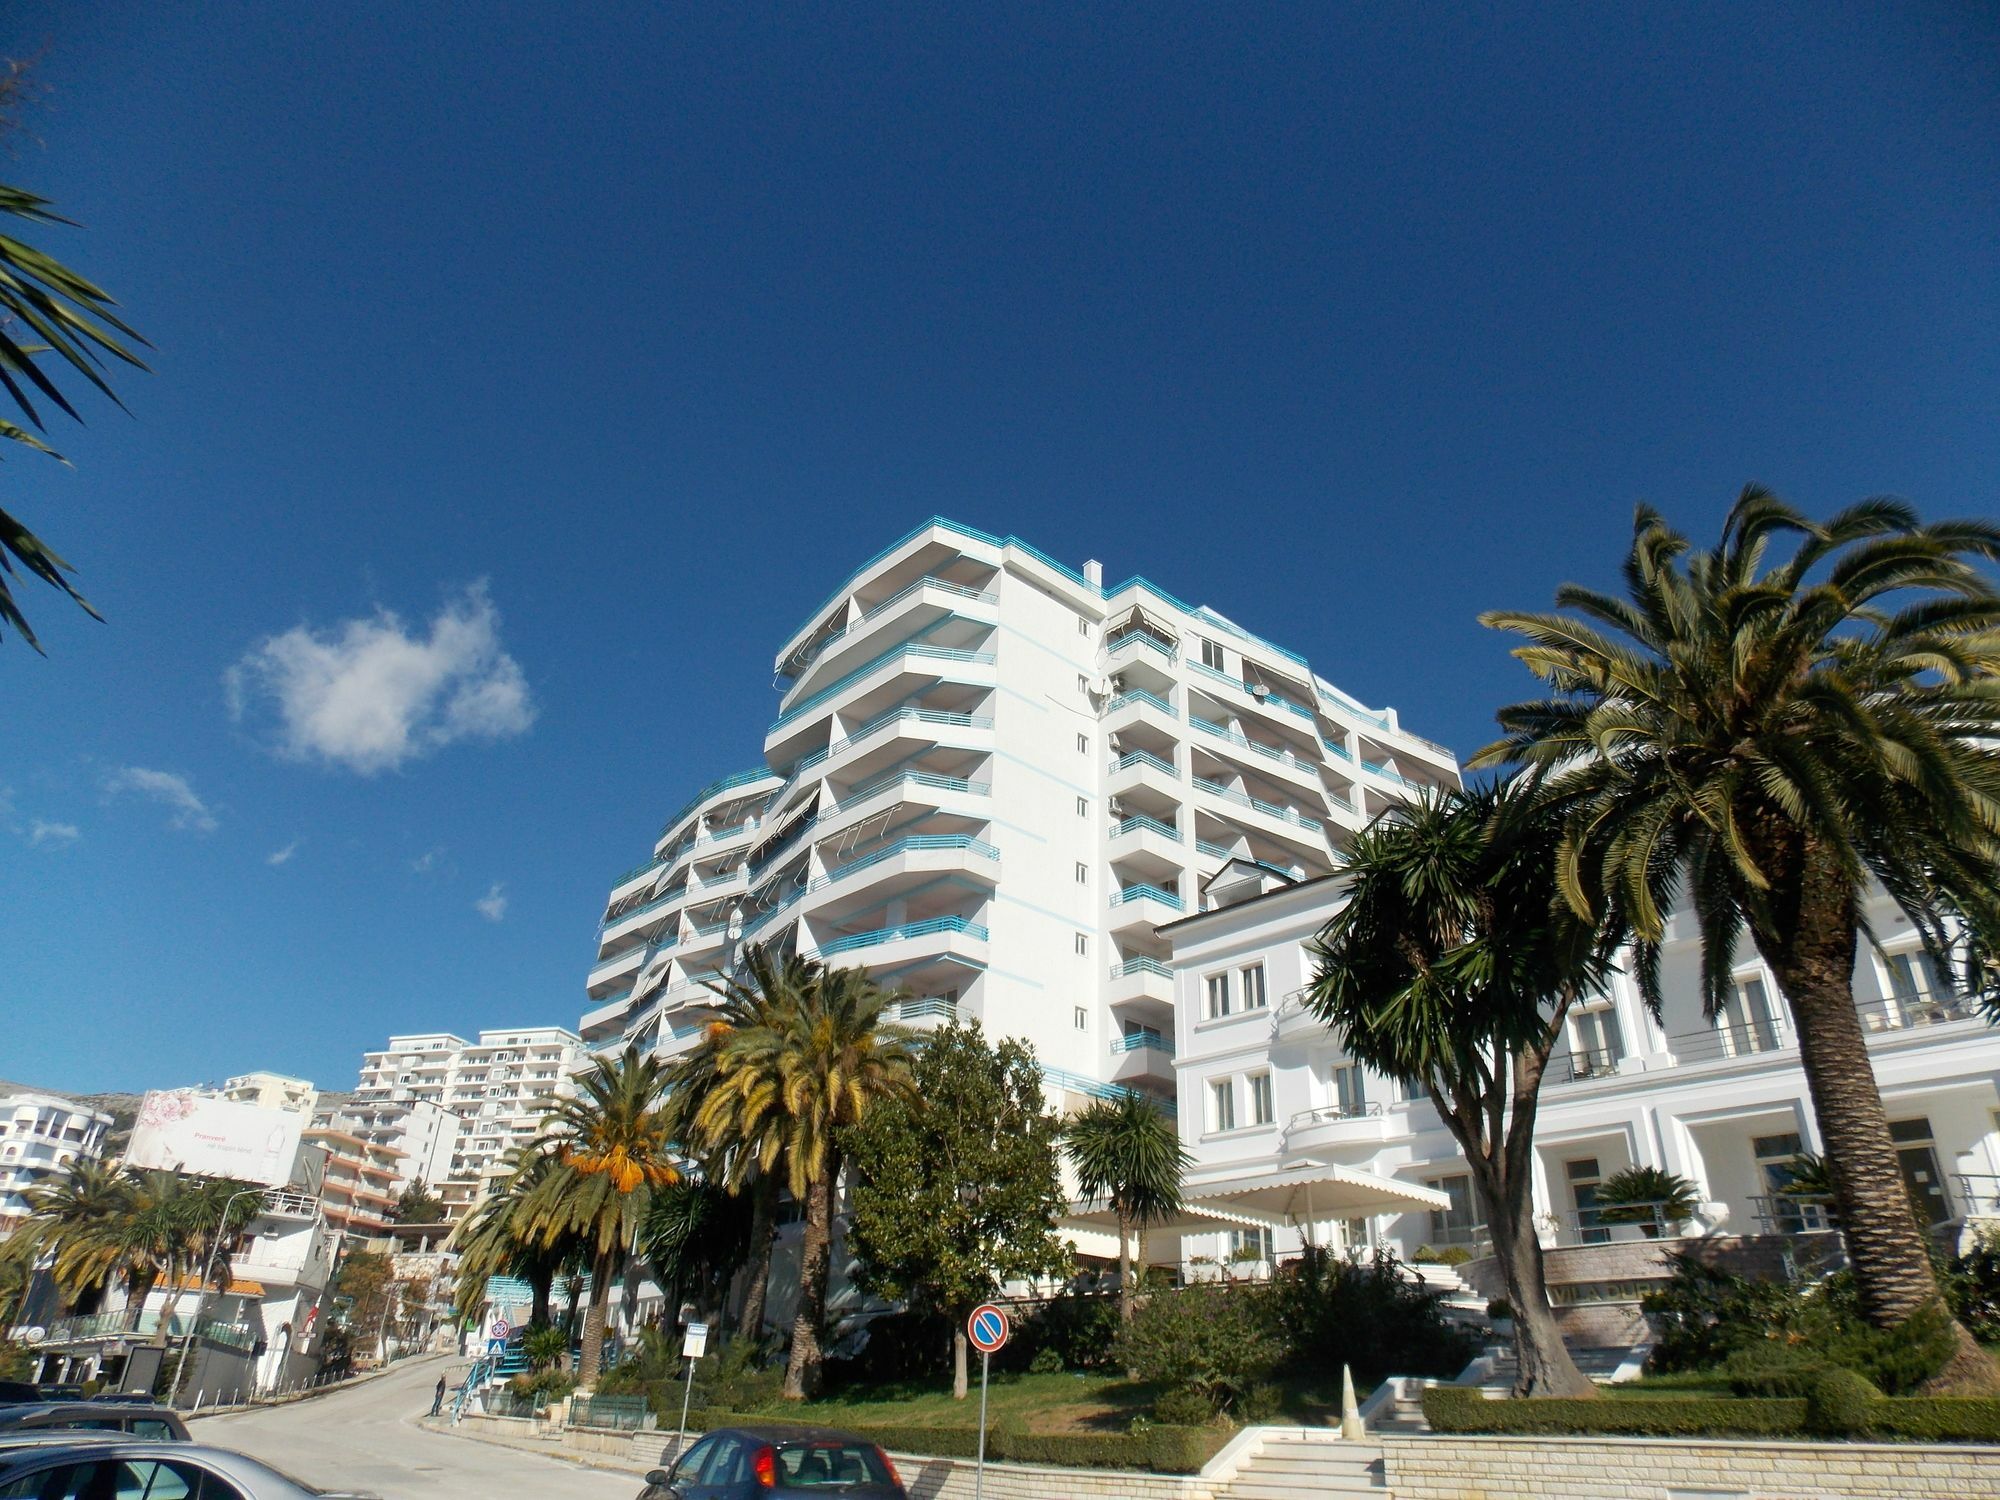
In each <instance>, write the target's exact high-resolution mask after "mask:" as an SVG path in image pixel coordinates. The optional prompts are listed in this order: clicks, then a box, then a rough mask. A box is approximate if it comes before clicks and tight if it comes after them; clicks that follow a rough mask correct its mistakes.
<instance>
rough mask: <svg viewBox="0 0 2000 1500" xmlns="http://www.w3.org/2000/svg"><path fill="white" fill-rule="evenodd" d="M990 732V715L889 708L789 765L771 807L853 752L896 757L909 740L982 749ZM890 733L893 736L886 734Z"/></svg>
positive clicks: (900, 707) (903, 706)
mask: <svg viewBox="0 0 2000 1500" xmlns="http://www.w3.org/2000/svg"><path fill="white" fill-rule="evenodd" d="M992 728H993V718H992V715H990V714H962V713H947V712H945V711H944V710H942V709H934V708H917V707H911V706H909V705H907V704H905V705H901V706H898V707H896V708H892V709H890V710H889V711H888V712H887V713H882V714H877V715H876V716H875V717H874V718H872V719H870V720H869V721H868V722H867V723H865V724H862V725H860V726H859V727H858V728H855V729H852V730H849V731H848V733H847V735H846V737H845V738H843V739H838V740H835V741H833V742H832V743H831V744H829V745H827V746H826V747H825V748H824V749H820V750H815V751H813V752H812V753H811V754H809V755H804V756H801V757H800V758H799V759H798V760H797V761H795V762H793V764H792V767H791V769H790V770H789V771H788V772H787V773H786V775H785V784H784V786H782V787H781V788H779V790H778V795H777V797H776V798H774V799H773V806H775V807H782V806H783V805H784V803H785V801H786V799H787V798H789V797H790V796H791V793H792V790H793V789H794V788H795V787H797V786H798V784H799V782H800V781H801V780H802V779H804V777H805V776H806V773H808V772H809V771H813V770H816V769H818V768H819V767H821V766H824V765H827V764H828V763H829V762H834V763H839V762H842V761H845V760H846V759H847V758H848V757H849V755H850V754H851V753H853V752H855V751H858V750H868V751H876V750H879V751H881V752H882V753H883V754H886V755H889V756H896V755H897V754H898V753H899V752H898V750H897V742H898V741H899V740H910V739H914V740H918V741H920V742H921V743H923V744H925V745H939V746H943V747H946V748H951V749H985V748H988V747H990V745H991V741H990V739H988V738H986V732H987V731H989V730H991V729H992ZM892 730H893V731H894V732H893V733H891V732H890V731H892ZM863 774H865V773H863Z"/></svg>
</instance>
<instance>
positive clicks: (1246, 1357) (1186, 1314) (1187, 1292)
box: [1116, 1282, 1285, 1411]
mask: <svg viewBox="0 0 2000 1500" xmlns="http://www.w3.org/2000/svg"><path fill="white" fill-rule="evenodd" d="M1271 1312H1272V1308H1271V1302H1270V1293H1269V1292H1268V1291H1266V1290H1265V1289H1264V1288H1261V1287H1257V1286H1230V1285H1225V1284H1219V1283H1214V1282H1202V1283H1197V1284H1196V1285H1194V1286H1190V1287H1183V1288H1182V1289H1181V1290H1179V1291H1173V1292H1155V1293H1153V1294H1152V1295H1151V1296H1149V1297H1148V1298H1147V1299H1146V1300H1145V1302H1144V1303H1142V1304H1141V1305H1140V1307H1139V1309H1138V1311H1137V1312H1135V1313H1134V1314H1133V1316H1132V1321H1131V1322H1130V1323H1129V1324H1127V1325H1126V1326H1125V1328H1124V1330H1123V1331H1122V1332H1121V1333H1120V1334H1119V1336H1118V1342H1117V1345H1116V1357H1118V1358H1119V1359H1122V1360H1123V1361H1124V1362H1125V1364H1126V1365H1127V1367H1128V1368H1130V1369H1131V1370H1132V1371H1133V1372H1134V1373H1135V1374H1136V1375H1137V1376H1138V1378H1139V1379H1141V1380H1144V1381H1148V1382H1150V1383H1152V1384H1155V1385H1162V1386H1166V1387H1169V1388H1174V1389H1184V1390H1192V1391H1197V1392H1199V1393H1201V1394H1202V1395H1203V1396H1205V1397H1206V1398H1207V1399H1208V1401H1209V1403H1210V1405H1211V1406H1212V1407H1214V1408H1215V1409H1216V1410H1218V1411H1222V1410H1227V1409H1229V1408H1230V1407H1232V1406H1234V1405H1235V1404H1236V1402H1237V1401H1238V1400H1239V1399H1240V1398H1241V1397H1242V1396H1243V1394H1244V1393H1245V1392H1246V1391H1248V1390H1249V1388H1250V1386H1251V1384H1252V1382H1254V1381H1255V1380H1257V1379H1258V1378H1260V1377H1262V1376H1265V1375H1268V1374H1269V1373H1270V1372H1271V1370H1272V1369H1273V1368H1274V1367H1275V1366H1276V1365H1277V1363H1278V1361H1279V1359H1280V1358H1281V1357H1282V1356H1283V1354H1284V1353H1285V1344H1284V1342H1283V1340H1282V1339H1281V1338H1280V1336H1279V1333H1278V1330H1277V1329H1276V1327H1275V1326H1274V1321H1273V1318H1272V1316H1271Z"/></svg>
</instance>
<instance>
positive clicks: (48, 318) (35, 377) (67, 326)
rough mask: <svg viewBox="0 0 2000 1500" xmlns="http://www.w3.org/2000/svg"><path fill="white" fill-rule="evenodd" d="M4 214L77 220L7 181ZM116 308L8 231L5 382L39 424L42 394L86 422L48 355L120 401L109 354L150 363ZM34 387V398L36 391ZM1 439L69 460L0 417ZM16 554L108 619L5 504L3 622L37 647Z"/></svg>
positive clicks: (1, 248) (2, 315) (0, 360)
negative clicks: (51, 370)
mask: <svg viewBox="0 0 2000 1500" xmlns="http://www.w3.org/2000/svg"><path fill="white" fill-rule="evenodd" d="M0 214H11V215H12V216H13V217H15V218H17V219H24V220H26V221H27V222H28V223H30V224H68V223H69V222H70V221H69V220H67V219H65V218H62V217H61V216H60V215H58V214H56V213H53V212H51V210H50V208H49V203H48V200H47V199H45V198H38V197H36V196H35V195H34V194H33V193H28V192H23V191H22V190H21V189H20V188H16V187H7V186H5V185H0ZM116 306H117V304H116V303H115V302H113V301H112V300H111V298H110V297H109V296H108V295H107V294H106V293H105V292H104V291H102V290H101V289H100V288H98V287H95V286H93V285H92V284H91V283H90V282H88V281H86V280H84V279H83V277H81V276H79V275H77V274H76V273H75V272H74V271H72V270H70V269H68V268H67V267H66V266H63V265H61V264H60V263H58V262H57V261H54V260H51V259H50V258H49V257H48V256H46V255H44V254H43V253H42V252H41V251H39V250H34V249H31V248H30V247H28V246H27V245H24V244H22V243H20V242H19V241H18V240H15V239H12V238H10V237H7V236H4V235H0V387H4V388H5V390H6V392H7V395H8V397H9V398H11V400H12V402H13V404H14V406H15V407H16V408H17V409H18V410H19V411H20V413H21V415H22V416H24V417H26V418H27V420H28V422H29V423H30V424H31V425H32V426H34V427H36V428H42V427H43V423H42V415H41V412H40V411H39V410H37V408H36V405H35V401H36V399H37V397H39V398H40V399H43V400H46V401H48V402H49V404H50V405H52V406H55V407H57V408H58V409H60V410H61V411H62V412H64V413H65V414H66V415H68V416H70V417H73V418H76V419H77V420H78V421H81V420H82V419H81V418H80V417H77V413H76V408H75V407H73V406H71V405H70V403H69V401H68V400H67V399H66V398H65V397H64V395H63V393H62V391H61V390H60V389H59V388H58V387H57V386H56V383H55V382H54V381H53V380H51V379H50V378H49V375H48V372H47V371H45V370H44V369H43V368H42V367H41V365H40V364H38V363H37V360H38V359H40V358H41V357H42V356H45V355H51V354H52V355H55V356H57V357H58V358H59V359H61V360H62V361H63V362H64V363H66V364H68V365H69V366H70V367H71V369H73V370H74V371H76V372H77V373H78V374H80V375H82V376H83V378H84V379H85V380H88V381H89V382H90V383H91V384H92V385H94V386H96V387H97V389H98V390H99V391H101V392H103V393H104V394H105V395H106V396H110V397H111V399H112V400H114V401H116V400H117V399H118V398H117V397H116V396H114V395H112V391H111V387H110V385H109V384H107V383H106V381H105V379H104V376H103V374H102V373H101V372H102V371H103V370H104V368H105V362H104V360H103V358H102V357H101V356H102V355H106V354H108V355H110V356H111V357H112V358H113V359H118V360H122V361H124V362H125V363H126V364H128V365H131V366H133V367H135V368H137V369H141V370H143V369H145V368H146V367H145V365H144V364H142V363H141V362H140V361H139V359H138V357H137V356H136V355H134V354H133V353H132V352H131V350H129V349H128V348H126V347H125V345H124V344H123V343H121V342H120V340H119V336H120V335H123V336H124V337H125V338H127V339H130V340H132V341H133V342H135V343H140V344H143V343H145V342H146V341H145V340H144V339H143V338H140V337H139V335H138V334H136V333H134V332H133V331H132V330H131V329H130V328H128V327H126V326H125V324H123V323H122V322H120V321H119V320H118V318H117V316H116V315H115V314H114V313H113V312H112V310H111V309H112V308H114V307H116ZM30 387H32V388H33V391H34V392H35V394H34V395H31V394H30V393H29V388H30ZM0 439H6V440H8V441H12V442H16V443H21V444H23V445H25V446H26V447H29V448H32V449H34V450H35V451H36V452H38V453H46V454H48V455H49V456H50V457H52V458H60V457H61V455H60V454H58V453H57V452H56V451H55V449H53V448H51V447H50V446H49V445H48V444H47V443H45V442H43V441H42V440H41V439H40V438H39V437H37V436H35V434H34V433H33V432H30V431H29V430H28V429H27V428H25V427H22V426H20V425H18V424H17V423H14V422H9V421H5V420H0ZM10 553H11V554H12V555H13V560H14V561H18V562H19V563H20V564H21V566H23V567H24V568H26V569H27V570H28V571H29V572H30V573H33V574H34V575H35V576H36V577H37V578H40V579H41V580H42V581H43V582H45V583H50V584H53V585H54V586H55V587H57V588H59V589H61V590H62V591H63V592H64V593H65V594H68V595H69V596H70V598H72V599H74V600H75V601H76V602H77V603H78V604H79V605H81V606H82V607H83V609H84V610H85V611H86V612H87V613H88V614H89V615H90V616H91V618H93V619H102V618H103V616H101V615H99V614H98V613H97V611H96V610H94V609H92V608H91V607H90V603H89V601H88V600H86V599H85V598H84V597H83V595H82V594H80V593H78V592H77V591H76V586H75V585H74V584H72V583H71V582H70V581H69V579H68V578H67V577H66V576H65V575H66V574H68V573H70V572H72V571H73V570H72V569H71V567H70V565H69V564H68V563H66V562H64V561H63V560H62V558H60V557H58V556H57V555H56V553H55V552H54V551H53V550H51V549H50V547H49V546H48V545H47V544H46V543H45V542H43V541H42V540H41V538H40V537H38V536H36V535H35V534H34V533H33V532H32V531H30V530H28V528H27V527H26V526H24V525H22V524H21V522H20V521H18V520H17V519H15V518H14V517H13V516H12V515H10V514H8V513H7V511H5V510H4V509H0V625H11V626H12V627H13V628H14V629H15V630H17V631H19V632H20V634H21V639H23V640H24V641H26V642H27V643H28V644H29V645H30V646H33V647H34V648H35V649H36V650H37V651H40V650H41V649H42V648H41V643H40V642H38V641H37V640H36V639H35V633H34V631H33V630H31V629H29V628H28V621H27V619H26V617H25V616H23V615H22V613H21V610H20V606H19V605H17V604H16V603H15V602H14V595H13V593H12V591H11V590H10V589H9V588H8V586H7V575H8V574H10V573H12V572H13V564H12V562H10V561H9V557H8V554H10Z"/></svg>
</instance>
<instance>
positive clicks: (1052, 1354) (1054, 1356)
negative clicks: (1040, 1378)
mask: <svg viewBox="0 0 2000 1500" xmlns="http://www.w3.org/2000/svg"><path fill="white" fill-rule="evenodd" d="M1062 1371H1063V1362H1062V1356H1061V1355H1060V1354H1058V1353H1056V1351H1055V1350H1053V1349H1048V1348H1042V1349H1037V1350H1036V1351H1035V1357H1034V1358H1033V1359H1031V1360H1029V1361H1028V1373H1029V1374H1030V1375H1060V1374H1062Z"/></svg>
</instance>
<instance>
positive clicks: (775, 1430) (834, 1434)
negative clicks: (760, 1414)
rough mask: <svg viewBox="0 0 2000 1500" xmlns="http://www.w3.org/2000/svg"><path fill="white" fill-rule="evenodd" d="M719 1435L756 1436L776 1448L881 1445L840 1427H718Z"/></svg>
mask: <svg viewBox="0 0 2000 1500" xmlns="http://www.w3.org/2000/svg"><path fill="white" fill-rule="evenodd" d="M715 1435H716V1436H718V1437H747V1438H755V1439H756V1440H757V1441H758V1442H760V1443H769V1444H771V1446H772V1447H774V1448H780V1447H783V1446H784V1445H785V1444H786V1443H859V1444H861V1445H862V1446H863V1447H867V1448H875V1447H879V1446H881V1445H880V1444H878V1443H877V1442H876V1441H875V1439H873V1438H869V1437H863V1436H861V1435H860V1434H859V1433H857V1432H843V1431H841V1430H840V1429H839V1428H838V1427H758V1426H745V1427H718V1428H716V1429H715Z"/></svg>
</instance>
